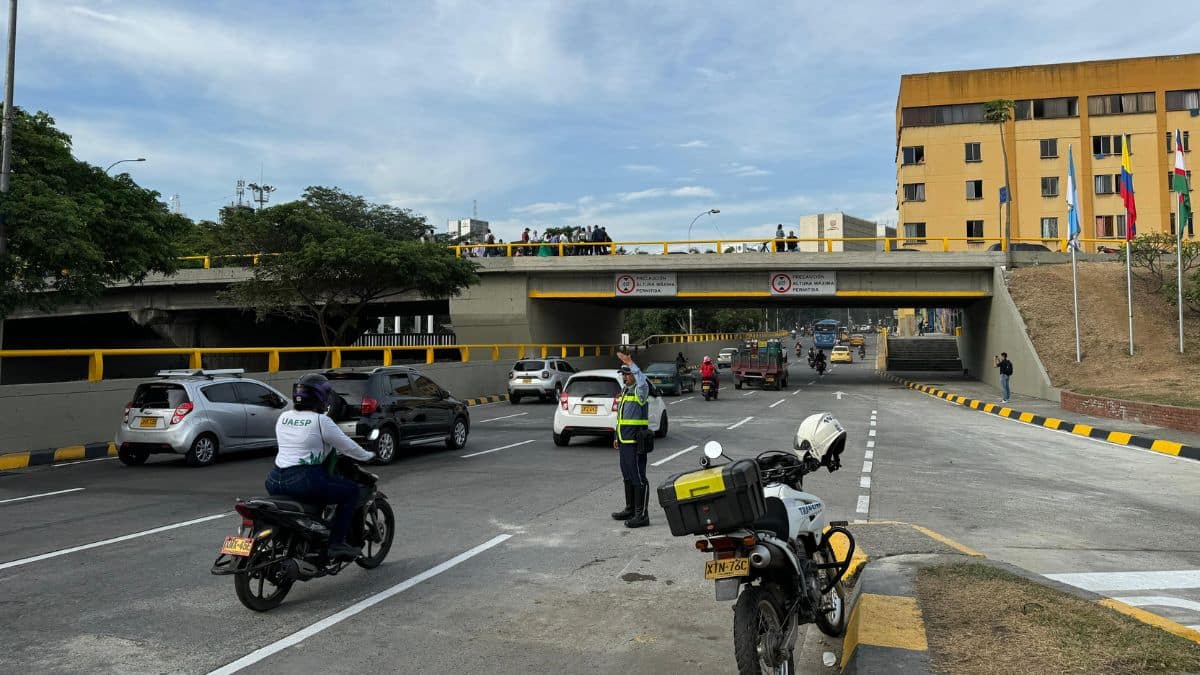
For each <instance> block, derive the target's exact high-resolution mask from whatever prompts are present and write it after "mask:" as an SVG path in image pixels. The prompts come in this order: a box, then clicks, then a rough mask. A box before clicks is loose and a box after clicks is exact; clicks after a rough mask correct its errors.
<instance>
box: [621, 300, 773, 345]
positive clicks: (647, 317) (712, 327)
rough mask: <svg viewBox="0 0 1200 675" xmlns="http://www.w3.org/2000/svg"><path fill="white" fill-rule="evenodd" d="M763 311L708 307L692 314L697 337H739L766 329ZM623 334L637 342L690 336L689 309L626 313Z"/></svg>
mask: <svg viewBox="0 0 1200 675" xmlns="http://www.w3.org/2000/svg"><path fill="white" fill-rule="evenodd" d="M762 322H763V311H762V310H761V309H732V308H724V307H722V308H711V307H704V308H699V309H695V310H693V312H692V326H693V329H694V330H695V331H696V332H697V333H736V332H741V331H752V330H758V329H759V328H760V327H761V326H762ZM622 330H623V332H626V333H629V337H630V339H631V340H633V341H634V342H638V341H641V340H644V339H646V338H647V337H649V336H651V335H663V334H673V333H686V332H687V330H688V311H687V309H678V308H670V309H629V310H626V311H625V323H624V327H623V329H622Z"/></svg>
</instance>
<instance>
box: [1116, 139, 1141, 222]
mask: <svg viewBox="0 0 1200 675" xmlns="http://www.w3.org/2000/svg"><path fill="white" fill-rule="evenodd" d="M1120 188H1121V201H1123V202H1125V240H1126V241H1133V238H1134V237H1136V236H1137V206H1136V205H1135V204H1134V203H1133V168H1132V167H1131V165H1130V164H1129V134H1125V142H1124V143H1122V144H1121V185H1120Z"/></svg>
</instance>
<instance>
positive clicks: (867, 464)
mask: <svg viewBox="0 0 1200 675" xmlns="http://www.w3.org/2000/svg"><path fill="white" fill-rule="evenodd" d="M862 472H863V473H871V462H870V461H866V462H863V471H862Z"/></svg>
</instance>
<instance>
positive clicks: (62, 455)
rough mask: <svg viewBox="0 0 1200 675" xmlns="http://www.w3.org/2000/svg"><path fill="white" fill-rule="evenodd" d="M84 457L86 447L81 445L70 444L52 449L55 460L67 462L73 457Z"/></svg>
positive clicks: (85, 455)
mask: <svg viewBox="0 0 1200 675" xmlns="http://www.w3.org/2000/svg"><path fill="white" fill-rule="evenodd" d="M84 457H87V448H85V447H83V446H82V445H70V446H67V447H65V448H58V449H57V450H55V451H54V461H55V462H69V461H71V460H73V459H83V458H84Z"/></svg>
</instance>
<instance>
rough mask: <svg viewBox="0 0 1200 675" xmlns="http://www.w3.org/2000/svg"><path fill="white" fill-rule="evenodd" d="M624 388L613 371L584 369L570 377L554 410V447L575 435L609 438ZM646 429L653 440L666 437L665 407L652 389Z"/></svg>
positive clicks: (619, 377) (655, 390)
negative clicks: (647, 427)
mask: <svg viewBox="0 0 1200 675" xmlns="http://www.w3.org/2000/svg"><path fill="white" fill-rule="evenodd" d="M623 388H624V385H623V384H622V381H621V374H620V372H618V371H617V370H615V369H612V370H585V371H583V372H580V373H576V374H574V375H572V376H571V379H569V380H567V386H566V387H565V388H564V389H563V392H562V394H561V395H560V396H559V399H558V405H557V406H556V407H555V409H554V444H555V445H559V446H564V445H567V444H569V443H570V442H571V439H572V438H574V437H576V436H604V437H610V438H611V437H612V435H613V433H614V432H615V430H616V428H617V406H618V405H619V403H618V401H619V399H620V396H621V390H622V389H623ZM649 412H650V414H649V423H650V424H649V426H650V430H651V431H653V432H654V435H655V437H656V438H663V437H664V436H666V435H667V407H666V404H664V403H663V400H662V396H661V395H660V393H659V392H658V390H657V389H656V388H655V387H653V386H652V387H651V395H650V411H649Z"/></svg>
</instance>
